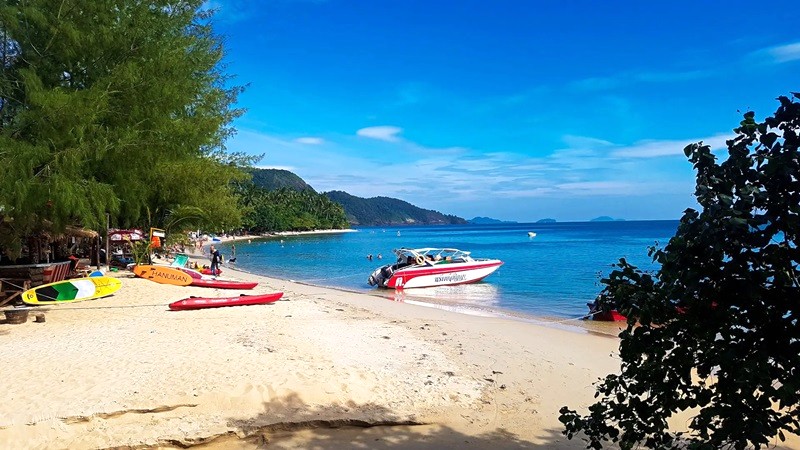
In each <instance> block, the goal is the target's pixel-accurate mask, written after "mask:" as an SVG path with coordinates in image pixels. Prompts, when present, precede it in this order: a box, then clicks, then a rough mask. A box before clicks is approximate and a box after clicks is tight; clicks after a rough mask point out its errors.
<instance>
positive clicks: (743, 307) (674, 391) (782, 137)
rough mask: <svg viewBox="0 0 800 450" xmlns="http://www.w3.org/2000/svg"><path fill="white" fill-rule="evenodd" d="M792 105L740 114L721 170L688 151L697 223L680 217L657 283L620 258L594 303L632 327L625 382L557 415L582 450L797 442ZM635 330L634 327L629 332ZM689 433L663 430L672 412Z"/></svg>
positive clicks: (799, 255) (798, 171) (704, 151)
mask: <svg viewBox="0 0 800 450" xmlns="http://www.w3.org/2000/svg"><path fill="white" fill-rule="evenodd" d="M798 99H800V95H798V94H797V93H794V94H793V98H792V99H789V98H787V97H780V98H779V99H778V100H779V102H780V106H779V108H778V109H777V111H776V112H775V114H774V116H772V117H769V118H767V119H765V120H764V121H763V122H761V123H758V122H756V120H755V115H754V114H753V113H752V112H748V113H746V114H745V115H744V120H742V122H741V123H740V126H739V127H738V128H736V129H735V132H736V137H735V138H734V139H731V140H729V141H728V142H727V145H728V157H727V159H726V160H725V161H724V162H722V163H718V162H717V160H716V158H715V156H714V155H713V154H712V153H711V151H710V148H709V147H708V146H706V145H702V143H699V144H693V145H689V146H687V147H686V149H685V153H686V155H687V157H689V160H690V161H691V162H692V164H693V165H694V168H695V170H696V171H697V187H696V190H695V196H696V198H697V201H698V203H699V204H700V206H701V208H702V209H701V211H700V212H698V211H695V210H693V209H688V210H686V211H685V213H684V215H683V217H682V219H681V221H680V225H679V227H678V230H677V232H676V234H675V236H674V237H672V238H671V239H670V241H669V243H668V244H667V245H666V247H664V248H663V249H658V248H651V249H650V254H651V256H652V257H653V259H654V260H655V261H657V262H658V263H660V269H659V270H658V271H657V272H656V273H655V274H649V273H643V272H641V271H640V270H638V269H637V268H636V267H634V266H631V265H630V264H628V263H627V262H626V261H625V260H624V259H623V260H620V263H619V264H618V268H617V269H616V270H614V271H613V272H612V273H611V275H610V276H609V278H608V279H605V280H603V283H604V284H605V288H604V289H603V291H602V292H601V294H600V296H599V298H598V300H599V301H600V303H601V304H602V305H604V306H605V308H609V309H617V310H620V311H621V312H623V313H624V314H626V315H627V316H628V318H629V319H628V325H627V328H626V329H625V330H624V331H623V332H622V333H621V334H620V337H621V342H620V358H621V360H622V364H621V373H620V374H616V375H614V374H612V375H608V376H607V377H606V378H605V379H604V380H601V382H600V383H599V384H598V386H597V396H598V398H599V400H598V401H597V402H596V403H595V404H593V405H591V406H590V407H589V414H588V415H586V416H583V415H580V414H578V413H576V412H575V411H574V410H570V409H569V408H567V407H564V408H562V409H561V414H562V415H561V420H562V422H564V423H565V426H566V428H565V432H564V433H565V434H566V435H567V436H568V437H570V438H572V437H573V436H574V435H575V434H576V433H578V432H580V431H582V432H584V433H585V435H586V439H587V444H588V447H589V448H602V445H603V443H604V442H609V441H611V442H616V443H619V444H620V445H621V446H622V447H623V448H631V447H633V446H635V445H637V444H644V445H646V446H648V447H650V448H694V449H720V448H731V449H744V448H760V447H761V446H766V445H768V443H769V442H770V440H771V439H774V438H775V436H777V437H778V438H779V439H781V440H783V439H784V438H785V435H786V433H794V434H800V409H799V407H800V395H799V391H800V323H798V319H799V318H800V308H798V305H799V303H798V302H799V301H800V283H799V282H798V279H800V270H799V269H798V265H800V248H799V247H798V233H800V157H799V155H798V142H799V139H798V131H800V104H798V102H797V100H798ZM637 319H638V324H637V323H636V322H637ZM680 411H689V414H690V415H691V416H692V419H691V422H690V423H689V424H688V427H689V431H688V432H687V433H684V434H682V433H679V432H677V433H676V432H671V431H669V426H668V420H669V419H670V418H673V417H674V415H675V413H676V412H680Z"/></svg>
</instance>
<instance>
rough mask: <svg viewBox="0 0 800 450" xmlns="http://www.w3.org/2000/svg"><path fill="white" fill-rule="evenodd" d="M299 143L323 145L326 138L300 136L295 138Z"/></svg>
mask: <svg viewBox="0 0 800 450" xmlns="http://www.w3.org/2000/svg"><path fill="white" fill-rule="evenodd" d="M294 142H297V143H298V144H306V145H322V144H324V143H325V139H322V138H318V137H300V138H297V139H295V140H294Z"/></svg>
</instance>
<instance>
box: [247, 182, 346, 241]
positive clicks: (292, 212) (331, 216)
mask: <svg viewBox="0 0 800 450" xmlns="http://www.w3.org/2000/svg"><path fill="white" fill-rule="evenodd" d="M240 190H241V198H242V205H243V210H244V211H245V218H244V226H245V228H246V229H247V230H248V231H250V232H253V233H263V232H272V231H310V230H330V229H342V228H347V226H348V223H347V219H346V217H345V214H344V209H342V206H341V205H339V204H338V203H336V202H334V201H332V200H330V199H328V198H327V197H325V196H324V195H323V194H318V193H316V192H315V191H313V190H301V191H297V190H294V189H289V188H282V189H277V190H268V189H262V188H260V187H257V186H255V185H253V184H252V183H244V184H243V185H241V186H240Z"/></svg>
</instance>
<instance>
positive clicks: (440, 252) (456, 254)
mask: <svg viewBox="0 0 800 450" xmlns="http://www.w3.org/2000/svg"><path fill="white" fill-rule="evenodd" d="M394 253H395V254H396V255H397V260H398V261H409V260H411V261H416V260H417V257H422V258H424V259H425V260H428V261H452V262H465V261H471V260H472V258H471V257H470V256H469V255H470V252H465V251H462V250H458V249H455V248H399V249H395V250H394Z"/></svg>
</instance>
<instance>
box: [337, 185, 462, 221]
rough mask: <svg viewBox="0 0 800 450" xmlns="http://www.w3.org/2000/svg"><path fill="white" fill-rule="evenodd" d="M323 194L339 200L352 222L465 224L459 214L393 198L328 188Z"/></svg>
mask: <svg viewBox="0 0 800 450" xmlns="http://www.w3.org/2000/svg"><path fill="white" fill-rule="evenodd" d="M325 195H326V196H327V197H328V198H330V199H331V200H333V201H335V202H337V203H339V204H341V205H342V206H343V207H344V211H345V213H346V214H347V220H348V221H349V222H350V223H351V224H353V225H362V226H368V225H378V226H380V225H447V224H465V223H467V221H466V220H464V219H462V218H461V217H456V216H451V215H447V214H442V213H440V212H438V211H431V210H428V209H422V208H419V207H416V206H414V205H412V204H411V203H408V202H405V201H403V200H398V199H396V198H389V197H373V198H361V197H356V196H354V195H350V194H348V193H347V192H342V191H331V192H326V193H325Z"/></svg>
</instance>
